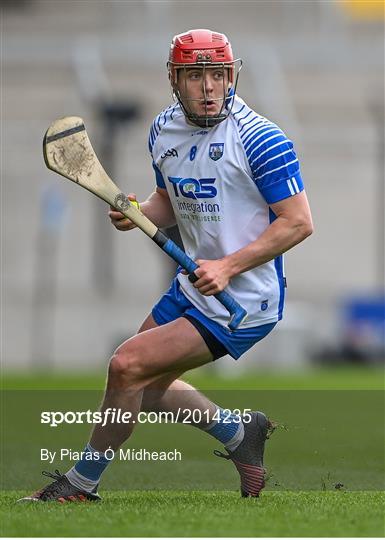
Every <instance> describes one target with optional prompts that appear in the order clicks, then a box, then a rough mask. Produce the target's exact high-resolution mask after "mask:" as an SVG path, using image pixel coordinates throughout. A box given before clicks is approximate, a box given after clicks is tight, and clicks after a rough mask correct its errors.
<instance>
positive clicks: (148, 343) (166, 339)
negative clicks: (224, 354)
mask: <svg viewBox="0 0 385 540" xmlns="http://www.w3.org/2000/svg"><path fill="white" fill-rule="evenodd" d="M116 354H117V355H118V356H120V357H121V359H122V362H123V364H124V361H125V359H126V361H127V365H128V366H129V365H130V364H133V363H134V364H135V371H136V372H139V373H141V374H143V377H145V378H146V379H147V380H148V381H149V382H150V380H154V381H155V380H157V379H158V378H159V376H163V375H164V374H166V373H172V372H178V374H180V373H184V372H185V371H187V370H189V369H192V368H195V367H199V366H202V365H204V364H206V363H207V362H210V361H211V360H212V358H213V357H212V354H211V352H210V350H209V348H208V347H207V345H206V343H205V341H204V340H203V338H202V336H201V335H200V333H199V332H198V330H197V329H196V328H195V327H194V326H193V325H192V324H191V323H190V322H189V321H188V320H187V319H185V318H183V317H180V318H178V319H176V320H175V321H171V322H169V323H167V324H164V325H161V326H156V327H154V328H149V329H148V330H144V331H142V332H141V333H139V334H137V335H136V336H134V337H132V338H130V339H129V340H127V341H126V342H124V343H123V344H122V345H121V346H120V347H119V348H118V349H117V351H116Z"/></svg>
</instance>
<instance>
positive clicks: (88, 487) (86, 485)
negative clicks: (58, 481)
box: [65, 467, 99, 492]
mask: <svg viewBox="0 0 385 540" xmlns="http://www.w3.org/2000/svg"><path fill="white" fill-rule="evenodd" d="M65 476H66V477H67V479H68V480H69V482H71V484H72V485H73V486H75V487H76V488H78V489H81V490H83V491H88V492H91V491H92V490H93V489H94V487H95V486H96V485H97V484H98V482H99V481H98V480H96V481H95V480H90V479H89V478H86V477H85V476H83V475H82V474H80V473H78V471H77V470H76V469H75V467H72V469H70V470H69V471H68V472H66V473H65Z"/></svg>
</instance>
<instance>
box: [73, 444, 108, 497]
mask: <svg viewBox="0 0 385 540" xmlns="http://www.w3.org/2000/svg"><path fill="white" fill-rule="evenodd" d="M110 461H111V460H108V459H107V458H106V456H105V453H104V452H99V451H97V450H95V449H94V448H92V446H91V445H90V444H87V446H86V447H85V449H84V453H83V456H82V458H81V459H80V460H79V461H78V462H77V463H76V465H75V466H74V467H72V469H70V470H69V471H68V472H67V473H66V477H67V478H68V480H69V481H70V482H71V484H72V485H74V486H75V487H77V488H78V489H83V490H84V491H89V492H90V491H92V490H93V489H94V488H95V487H96V486H97V485H98V483H99V480H100V477H101V476H102V474H103V472H104V470H105V468H106V467H107V465H108V464H109V463H110Z"/></svg>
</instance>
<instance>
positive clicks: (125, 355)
mask: <svg viewBox="0 0 385 540" xmlns="http://www.w3.org/2000/svg"><path fill="white" fill-rule="evenodd" d="M108 376H109V379H110V381H114V382H115V383H117V384H118V385H119V386H125V387H140V386H141V384H142V382H143V381H144V379H145V373H144V369H143V366H142V365H141V362H140V357H139V354H138V353H137V351H135V350H134V349H133V348H129V347H125V348H124V349H117V350H116V351H115V353H114V354H113V356H112V358H111V360H110V364H109V368H108Z"/></svg>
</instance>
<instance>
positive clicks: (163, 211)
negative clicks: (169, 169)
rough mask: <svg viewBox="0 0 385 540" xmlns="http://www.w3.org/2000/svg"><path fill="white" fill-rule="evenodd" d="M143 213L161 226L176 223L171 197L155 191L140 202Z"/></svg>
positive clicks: (164, 226)
mask: <svg viewBox="0 0 385 540" xmlns="http://www.w3.org/2000/svg"><path fill="white" fill-rule="evenodd" d="M140 209H141V211H142V213H143V214H144V215H145V216H146V217H148V219H149V220H150V221H152V222H153V223H154V224H155V225H156V226H157V227H159V228H167V227H172V226H173V225H175V215H174V211H173V208H172V205H171V202H170V199H169V198H168V197H167V196H165V195H161V194H160V193H159V192H157V191H154V193H152V194H151V195H150V196H149V197H148V199H147V200H146V201H144V202H142V203H140Z"/></svg>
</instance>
